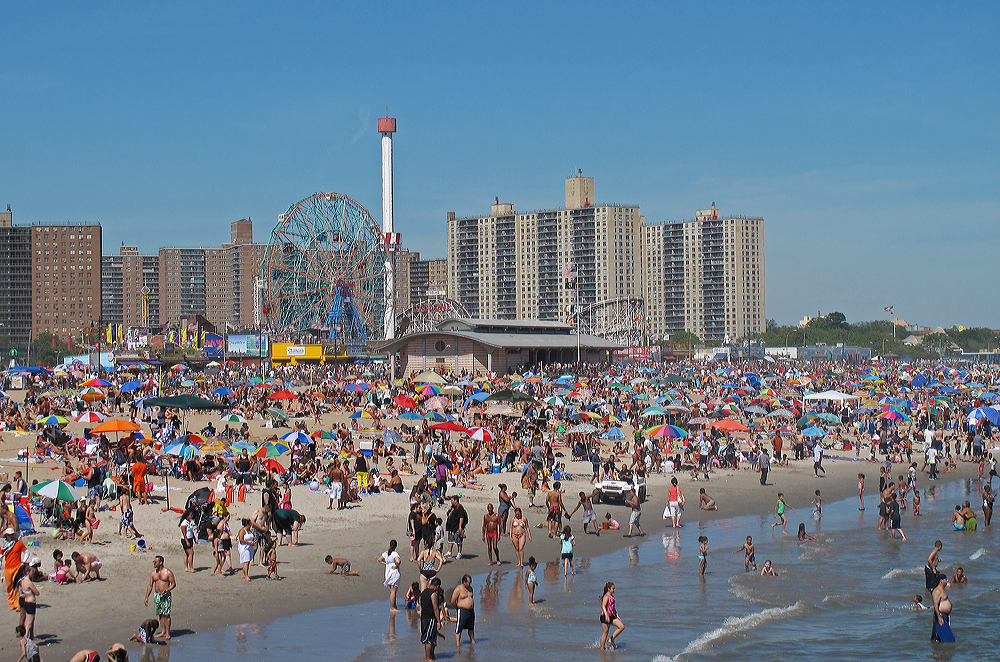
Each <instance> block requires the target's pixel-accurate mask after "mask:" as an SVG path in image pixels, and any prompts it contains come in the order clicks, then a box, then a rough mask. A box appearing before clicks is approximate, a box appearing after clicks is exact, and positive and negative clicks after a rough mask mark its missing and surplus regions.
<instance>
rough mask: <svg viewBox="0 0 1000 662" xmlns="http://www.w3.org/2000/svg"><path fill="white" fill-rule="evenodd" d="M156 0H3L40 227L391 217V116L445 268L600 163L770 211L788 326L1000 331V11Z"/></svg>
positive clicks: (211, 229)
mask: <svg viewBox="0 0 1000 662" xmlns="http://www.w3.org/2000/svg"><path fill="white" fill-rule="evenodd" d="M151 4H152V3H124V2H122V3H98V4H97V5H92V4H91V3H69V2H62V3H58V2H56V3H3V4H2V6H0V24H2V25H3V26H4V28H3V36H2V37H0V86H2V90H3V101H2V102H0V137H2V145H3V154H2V158H0V204H2V203H9V204H11V205H12V206H13V209H14V219H15V222H16V223H22V224H24V223H47V222H55V221H68V220H72V221H79V222H84V221H87V222H100V223H102V224H103V225H104V228H105V234H104V245H105V252H106V253H107V252H117V246H118V244H120V243H121V242H125V243H128V244H138V245H139V246H140V248H141V249H142V250H144V251H148V252H153V251H156V250H157V249H158V248H159V247H160V246H166V245H185V246H191V245H218V244H220V243H222V242H223V241H225V240H227V238H228V232H229V223H230V222H231V221H233V220H237V219H239V218H242V217H246V216H248V215H249V216H251V217H252V218H253V220H254V223H255V229H256V236H257V238H258V240H266V238H267V236H268V235H269V233H270V228H271V227H272V226H273V224H274V222H275V220H276V216H277V215H278V214H279V213H281V212H283V211H284V210H285V209H286V208H287V207H288V206H289V205H290V204H292V203H294V202H296V201H298V200H300V199H302V198H304V197H306V196H308V195H309V194H311V193H313V192H316V191H321V190H322V191H337V192H340V193H344V194H347V195H350V196H351V197H353V198H355V199H356V200H358V201H359V202H360V203H361V204H362V205H364V206H366V207H368V209H369V210H370V211H371V212H372V214H373V216H375V218H376V219H380V218H381V199H380V186H381V183H380V156H379V135H378V133H377V132H376V130H375V119H376V118H377V117H378V116H379V115H380V114H382V113H384V112H385V108H386V106H388V107H389V112H390V114H391V115H392V116H394V117H396V118H398V126H399V132H398V133H397V134H396V140H395V156H396V159H395V176H396V185H395V194H396V219H397V221H396V229H397V230H398V231H400V232H402V233H403V241H404V244H405V245H408V246H409V247H411V248H412V249H414V250H419V251H420V252H421V253H422V254H423V255H425V256H428V257H442V256H444V254H445V248H444V235H445V221H444V219H445V214H446V212H448V211H456V212H458V213H459V214H460V215H471V214H478V213H483V212H486V211H488V209H489V203H490V202H491V201H492V200H493V197H494V196H500V198H501V199H503V200H505V201H510V202H513V203H515V205H516V206H517V208H518V209H535V208H542V207H556V206H561V205H562V203H563V188H562V187H563V184H562V179H563V178H564V177H566V176H569V175H571V174H572V173H574V172H575V171H576V169H577V168H582V169H583V171H584V173H585V174H587V175H592V176H594V177H596V178H597V183H596V189H597V198H598V199H599V201H607V202H612V201H615V202H632V203H638V204H639V205H640V206H641V208H642V212H643V214H644V215H645V216H646V218H647V220H648V221H664V220H682V219H689V218H691V217H692V216H693V214H694V210H695V209H698V208H702V207H705V206H707V205H709V204H711V203H712V202H715V203H716V204H717V205H718V206H719V207H720V209H721V210H722V211H723V213H727V214H742V215H762V216H763V217H764V218H765V219H766V234H767V245H766V249H767V252H766V260H767V272H766V273H767V297H768V301H767V304H768V305H767V314H768V317H770V318H774V319H777V320H778V322H780V323H791V322H794V321H796V320H798V319H799V318H800V317H802V316H803V315H806V314H815V313H816V311H817V310H821V311H823V313H824V314H825V313H827V312H829V311H831V310H840V311H842V312H844V313H845V314H846V315H847V316H848V319H850V320H858V319H862V320H864V319H875V318H879V317H885V314H884V313H883V312H882V308H883V306H887V305H895V306H896V312H897V314H898V315H900V316H901V317H903V318H905V319H907V320H909V321H911V322H918V323H921V324H925V325H929V326H935V325H938V324H945V325H950V324H965V325H988V326H991V327H994V328H997V327H1000V305H998V304H1000V295H998V289H997V284H996V274H997V267H996V266H995V265H996V260H997V252H998V249H1000V229H998V228H1000V204H998V203H1000V157H998V155H1000V140H998V137H1000V130H998V119H1000V104H998V100H1000V80H998V79H1000V75H998V70H1000V58H998V55H997V53H998V42H1000V38H998V34H1000V4H998V3H996V2H967V3H936V2H935V3H931V2H900V3H891V2H890V3H870V2H859V3H845V2H827V3H821V2H807V3H803V2H789V3H742V2H738V3H711V4H710V6H707V7H705V6H702V5H707V4H709V3H669V2H662V3H648V4H641V3H628V4H627V5H625V3H588V2H573V3H525V4H520V5H519V4H514V3H467V2H461V3H454V4H444V3H439V4H434V5H433V6H432V7H431V8H428V7H426V6H425V5H430V4H431V3H380V4H377V5H369V4H367V3H342V4H335V3H328V2H322V3H315V4H309V3H274V4H265V3H222V2H219V3H215V2H210V3H206V2H199V3H182V2H179V3H163V4H162V5H161V6H159V7H155V6H151ZM623 5H625V6H624V8H623ZM751 5H752V6H753V8H748V7H749V6H751ZM94 7H96V9H95V8H94ZM873 7H874V8H873Z"/></svg>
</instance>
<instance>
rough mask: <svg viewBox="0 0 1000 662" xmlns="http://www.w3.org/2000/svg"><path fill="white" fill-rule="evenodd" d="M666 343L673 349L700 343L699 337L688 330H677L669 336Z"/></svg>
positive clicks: (685, 347)
mask: <svg viewBox="0 0 1000 662" xmlns="http://www.w3.org/2000/svg"><path fill="white" fill-rule="evenodd" d="M667 344H668V345H670V346H671V347H673V348H674V349H687V348H688V347H694V346H695V345H700V344H701V338H699V337H698V336H696V335H695V334H693V333H691V332H690V331H677V332H676V333H674V334H672V335H671V336H670V339H669V340H667Z"/></svg>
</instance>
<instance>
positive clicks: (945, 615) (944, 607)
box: [931, 578, 951, 641]
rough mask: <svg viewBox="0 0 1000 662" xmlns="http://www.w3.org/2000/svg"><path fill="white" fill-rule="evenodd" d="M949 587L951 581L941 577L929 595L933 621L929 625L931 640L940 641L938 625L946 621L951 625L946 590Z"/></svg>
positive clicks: (949, 602) (949, 601)
mask: <svg viewBox="0 0 1000 662" xmlns="http://www.w3.org/2000/svg"><path fill="white" fill-rule="evenodd" d="M949 588H951V582H949V581H948V580H947V579H944V578H942V579H941V581H940V582H939V583H938V585H937V586H935V587H934V593H933V594H932V595H931V600H932V602H933V605H934V621H933V625H932V626H931V641H941V635H940V634H938V626H939V625H944V624H945V623H947V624H948V625H949V626H951V600H950V599H949V598H948V593H947V590H946V589H949Z"/></svg>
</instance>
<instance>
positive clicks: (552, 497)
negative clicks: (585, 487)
mask: <svg viewBox="0 0 1000 662" xmlns="http://www.w3.org/2000/svg"><path fill="white" fill-rule="evenodd" d="M561 487H562V485H561V484H560V483H559V481H558V480H557V481H556V482H554V483H552V489H551V490H549V493H548V494H546V495H545V507H546V508H547V509H548V511H549V515H548V517H547V520H548V523H549V538H554V537H555V536H557V535H559V532H560V531H561V530H562V516H563V513H568V512H569V511H568V510H566V506H565V505H563V500H562V492H561V491H559V490H560V488H561Z"/></svg>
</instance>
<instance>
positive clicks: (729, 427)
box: [708, 418, 750, 432]
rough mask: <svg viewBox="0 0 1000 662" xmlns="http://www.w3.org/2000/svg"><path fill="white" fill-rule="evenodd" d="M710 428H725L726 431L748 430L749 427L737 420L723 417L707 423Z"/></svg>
mask: <svg viewBox="0 0 1000 662" xmlns="http://www.w3.org/2000/svg"><path fill="white" fill-rule="evenodd" d="M708 427H710V428H719V429H720V430H725V431H726V432H749V431H750V428H748V427H747V426H745V425H743V424H742V423H740V422H739V421H737V420H735V419H732V418H724V419H722V420H721V421H715V422H714V423H709V424H708Z"/></svg>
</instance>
